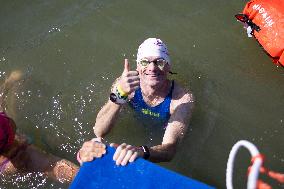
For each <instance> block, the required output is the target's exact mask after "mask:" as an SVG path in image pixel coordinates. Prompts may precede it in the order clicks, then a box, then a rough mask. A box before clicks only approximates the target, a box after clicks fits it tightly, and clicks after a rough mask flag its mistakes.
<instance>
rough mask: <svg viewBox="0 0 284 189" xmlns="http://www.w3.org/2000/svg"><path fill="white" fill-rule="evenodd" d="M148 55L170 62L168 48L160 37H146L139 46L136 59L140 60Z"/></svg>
mask: <svg viewBox="0 0 284 189" xmlns="http://www.w3.org/2000/svg"><path fill="white" fill-rule="evenodd" d="M149 56H156V57H160V58H164V59H165V60H166V61H167V62H168V64H171V62H170V57H169V52H168V48H167V46H166V44H165V43H164V42H163V41H162V40H161V39H157V38H148V39H146V40H145V41H144V42H143V43H142V44H141V45H140V46H139V48H138V52H137V59H136V61H137V62H140V61H141V60H142V59H143V58H145V57H149Z"/></svg>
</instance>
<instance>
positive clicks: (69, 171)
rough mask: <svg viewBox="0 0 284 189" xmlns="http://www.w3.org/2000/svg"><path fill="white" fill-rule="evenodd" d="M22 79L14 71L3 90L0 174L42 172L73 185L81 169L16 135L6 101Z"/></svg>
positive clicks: (1, 99)
mask: <svg viewBox="0 0 284 189" xmlns="http://www.w3.org/2000/svg"><path fill="white" fill-rule="evenodd" d="M21 79H22V72H21V71H13V72H12V73H11V74H10V75H9V77H8V78H7V79H6V80H5V82H4V84H2V85H1V87H0V174H1V175H2V176H5V175H11V174H15V173H29V172H41V173H44V174H45V175H46V176H47V177H50V178H52V179H54V180H56V181H59V182H61V183H70V182H71V181H72V180H73V178H74V177H75V175H76V173H77V171H78V166H77V165H75V164H74V163H72V162H70V161H68V160H66V159H62V158H59V157H57V156H54V155H52V154H48V153H46V152H44V151H42V150H40V149H39V148H37V147H36V146H34V145H32V144H30V143H29V142H28V140H27V138H26V137H25V136H23V135H20V134H17V133H16V124H15V122H14V121H13V119H12V118H10V117H9V116H8V115H7V113H6V108H7V107H6V106H5V98H6V96H7V94H8V93H9V90H10V89H11V88H12V87H14V86H15V84H16V83H17V82H18V81H20V80H21Z"/></svg>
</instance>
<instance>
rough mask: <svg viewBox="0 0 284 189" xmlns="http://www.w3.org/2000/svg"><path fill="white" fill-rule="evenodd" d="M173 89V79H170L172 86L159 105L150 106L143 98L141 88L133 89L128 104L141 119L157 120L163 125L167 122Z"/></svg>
mask: <svg viewBox="0 0 284 189" xmlns="http://www.w3.org/2000/svg"><path fill="white" fill-rule="evenodd" d="M173 89H174V81H172V86H171V89H170V92H169V93H168V95H167V96H166V97H165V99H164V101H163V102H161V103H160V104H159V105H157V106H154V107H151V106H149V105H147V104H146V102H145V101H144V99H143V96H142V92H141V88H139V89H137V90H136V91H135V94H134V97H133V98H132V99H131V100H130V106H131V107H132V108H133V109H134V111H135V112H136V113H137V114H138V117H139V118H140V119H141V118H142V119H151V120H153V121H154V120H155V121H157V122H159V123H160V124H162V125H163V126H165V124H166V123H167V122H168V120H169V118H170V104H171V100H172V93H173Z"/></svg>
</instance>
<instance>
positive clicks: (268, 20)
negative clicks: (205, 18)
mask: <svg viewBox="0 0 284 189" xmlns="http://www.w3.org/2000/svg"><path fill="white" fill-rule="evenodd" d="M235 17H236V18H237V19H238V20H239V21H241V22H243V23H244V24H245V27H246V29H247V33H248V36H249V37H250V36H254V37H255V39H256V40H257V41H258V42H259V44H260V45H261V46H262V47H263V49H264V50H265V51H266V53H267V54H268V55H269V56H270V57H271V58H272V59H273V62H274V63H276V64H278V65H282V66H284V0H251V1H249V2H248V3H247V4H246V6H245V8H244V10H243V13H242V14H237V15H235Z"/></svg>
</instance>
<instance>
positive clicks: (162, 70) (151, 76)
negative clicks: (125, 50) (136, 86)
mask: <svg viewBox="0 0 284 189" xmlns="http://www.w3.org/2000/svg"><path fill="white" fill-rule="evenodd" d="M160 58H161V57H157V56H148V57H145V58H143V59H144V60H145V59H146V60H148V61H149V64H148V65H145V64H144V65H142V64H141V63H140V62H138V63H137V71H138V72H139V76H140V82H141V83H144V84H146V85H148V86H151V87H155V86H160V85H161V84H163V83H164V82H165V81H166V80H167V75H168V72H169V71H170V65H169V64H168V63H165V65H164V66H163V67H162V66H160V65H158V64H157V61H156V60H157V59H160Z"/></svg>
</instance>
